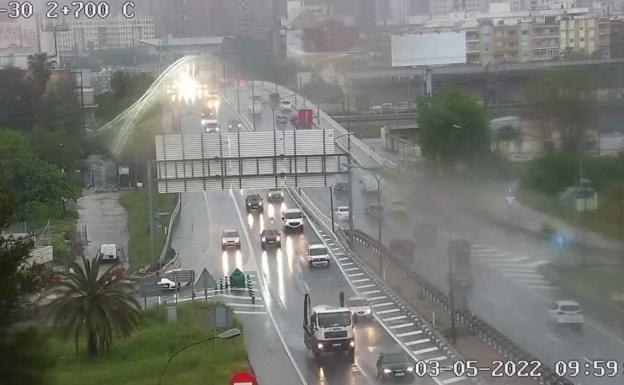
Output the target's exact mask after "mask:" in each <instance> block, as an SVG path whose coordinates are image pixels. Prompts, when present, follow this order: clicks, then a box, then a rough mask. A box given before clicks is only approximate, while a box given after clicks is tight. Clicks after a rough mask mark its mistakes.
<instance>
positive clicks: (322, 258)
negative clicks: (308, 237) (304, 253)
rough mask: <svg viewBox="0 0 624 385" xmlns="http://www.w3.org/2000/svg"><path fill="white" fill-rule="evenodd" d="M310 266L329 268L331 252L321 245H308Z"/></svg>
mask: <svg viewBox="0 0 624 385" xmlns="http://www.w3.org/2000/svg"><path fill="white" fill-rule="evenodd" d="M308 265H309V266H310V267H318V266H323V267H329V250H327V247H325V245H323V244H321V243H316V244H313V245H308Z"/></svg>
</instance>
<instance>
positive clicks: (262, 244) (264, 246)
mask: <svg viewBox="0 0 624 385" xmlns="http://www.w3.org/2000/svg"><path fill="white" fill-rule="evenodd" d="M260 246H261V247H262V250H266V245H265V244H264V242H262V243H261V244H260Z"/></svg>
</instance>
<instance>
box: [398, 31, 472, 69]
mask: <svg viewBox="0 0 624 385" xmlns="http://www.w3.org/2000/svg"><path fill="white" fill-rule="evenodd" d="M391 44H392V66H393V67H407V66H429V65H440V64H456V63H466V32H465V31H458V32H439V33H437V32H434V33H423V34H402V35H392V37H391Z"/></svg>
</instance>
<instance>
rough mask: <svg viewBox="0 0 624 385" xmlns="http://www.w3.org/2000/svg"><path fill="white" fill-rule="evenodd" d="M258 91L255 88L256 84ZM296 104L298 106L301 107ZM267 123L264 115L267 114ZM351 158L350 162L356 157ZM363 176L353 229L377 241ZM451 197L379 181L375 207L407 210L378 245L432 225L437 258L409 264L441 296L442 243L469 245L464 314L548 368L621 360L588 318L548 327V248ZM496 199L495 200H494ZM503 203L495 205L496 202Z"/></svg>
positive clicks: (321, 199)
mask: <svg viewBox="0 0 624 385" xmlns="http://www.w3.org/2000/svg"><path fill="white" fill-rule="evenodd" d="M259 83H260V82H259ZM268 93H269V92H268V91H266V90H265V89H263V88H262V87H256V94H259V95H264V96H265V97H266V96H268ZM240 95H241V100H247V99H248V98H249V90H248V89H247V88H244V89H241V90H240ZM301 100H302V99H301V98H298V101H299V103H301ZM269 115H270V111H269ZM355 156H356V158H357V156H358V155H357V154H356V155H355ZM366 173H368V171H364V170H358V169H356V170H354V181H353V187H354V206H355V207H354V208H353V210H354V225H355V227H356V228H357V229H360V230H363V231H365V232H366V233H368V234H370V235H371V236H373V237H377V223H376V221H374V220H371V219H369V218H367V216H366V215H365V214H364V209H365V207H366V205H367V204H369V203H374V201H375V198H370V197H369V198H367V197H364V196H363V195H362V194H361V193H360V185H359V183H358V182H359V180H361V179H362V176H363V175H364V174H366ZM304 190H305V192H306V193H307V194H308V195H309V196H310V197H311V199H312V200H313V201H314V202H315V204H316V205H317V206H318V207H319V208H320V209H321V210H323V211H324V212H325V213H326V214H327V215H328V216H329V215H330V210H329V207H330V204H329V193H328V190H327V189H304ZM456 193H457V192H452V191H445V190H438V189H435V188H433V187H431V186H427V185H426V184H424V183H412V184H398V183H396V182H394V181H392V180H386V179H384V180H383V182H382V201H383V203H384V205H385V206H386V207H387V206H388V203H389V202H390V201H391V200H394V199H400V200H402V201H403V202H405V203H406V204H407V205H408V206H409V207H410V212H409V217H408V218H407V219H401V218H397V217H392V216H387V218H386V220H385V221H384V224H383V235H382V239H383V242H384V243H385V244H388V242H389V241H390V240H391V239H400V238H412V231H413V226H414V224H416V223H418V222H430V223H435V224H436V225H437V227H438V229H440V233H441V235H440V237H439V239H438V247H437V251H434V252H433V253H432V254H431V255H421V256H419V257H417V258H416V261H417V262H418V264H417V267H418V270H419V271H420V272H421V273H423V274H424V275H425V276H427V277H428V278H429V279H431V280H432V281H433V283H434V284H436V285H438V286H439V287H441V288H444V287H445V286H446V283H445V282H447V281H446V272H447V271H448V270H447V264H446V259H447V258H446V253H445V247H446V244H447V240H448V235H449V234H451V233H452V234H453V235H454V236H461V237H464V238H466V239H468V240H470V241H471V242H472V254H473V260H474V264H473V266H474V270H475V286H474V288H473V290H472V291H471V292H470V293H468V294H467V306H468V308H469V309H470V310H472V311H474V312H475V313H477V314H479V315H480V316H481V317H482V318H483V319H484V320H486V321H487V322H489V323H491V324H492V325H493V326H495V327H496V328H497V329H498V330H500V331H501V332H503V333H505V334H506V335H507V336H508V337H510V338H512V339H513V340H514V341H515V342H516V343H517V344H519V345H520V346H521V347H523V348H524V349H526V350H527V351H528V352H530V353H531V354H533V355H535V356H536V357H537V358H539V359H541V360H543V361H544V362H546V363H548V364H551V365H553V364H554V363H555V362H557V361H560V360H576V361H579V362H580V364H581V366H583V365H584V364H586V363H587V364H589V365H591V363H592V362H593V361H595V360H604V359H615V360H618V359H621V357H624V340H622V337H621V336H620V333H618V332H616V331H611V330H609V329H608V328H607V327H606V326H604V325H601V324H600V323H598V322H597V321H595V320H593V319H592V318H591V317H589V316H587V317H586V324H585V327H584V328H583V330H582V331H581V332H575V331H573V330H568V329H565V328H555V327H553V326H552V325H549V323H548V321H547V318H546V314H547V308H548V305H549V304H550V303H551V302H552V301H553V300H555V299H562V298H563V297H564V296H565V294H564V293H562V291H561V290H560V289H559V288H557V287H554V286H552V284H551V283H549V282H548V281H546V280H545V278H544V277H543V276H542V275H541V274H540V272H539V266H540V265H542V264H544V263H547V262H549V261H553V260H555V259H557V258H559V257H558V253H557V252H556V251H555V250H553V248H552V246H551V245H550V244H549V243H547V242H537V241H535V240H532V239H526V238H524V237H522V236H517V235H513V234H510V233H508V232H507V231H505V230H504V229H499V228H496V227H494V226H491V225H488V224H484V223H481V222H478V221H477V220H475V219H474V218H472V217H471V216H469V215H468V214H465V212H463V211H462V207H463V206H462V204H460V203H458V200H460V199H464V200H465V199H470V194H472V192H471V190H470V188H469V186H465V187H464V189H463V191H461V192H460V193H461V194H462V195H463V198H462V197H461V196H458V195H457V194H456ZM501 196H502V193H501ZM335 199H336V202H335V204H334V206H335V207H336V206H338V205H346V204H347V197H346V195H340V194H336V195H335ZM501 199H502V197H501ZM569 379H570V380H572V381H573V382H574V383H575V384H582V385H616V384H617V385H621V384H622V383H623V381H624V379H623V376H619V377H616V378H600V377H594V376H585V375H584V373H581V374H580V375H579V376H578V377H575V378H569Z"/></svg>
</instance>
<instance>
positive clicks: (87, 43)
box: [58, 16, 154, 55]
mask: <svg viewBox="0 0 624 385" xmlns="http://www.w3.org/2000/svg"><path fill="white" fill-rule="evenodd" d="M67 26H68V28H69V30H68V31H64V32H59V33H58V49H59V51H60V52H71V53H72V54H74V55H82V54H86V53H87V52H89V51H91V50H98V49H106V48H129V47H138V46H139V45H140V43H139V40H144V39H152V38H154V18H153V17H151V16H137V17H134V18H131V19H128V18H125V17H123V16H117V17H110V18H107V19H99V20H95V19H86V18H85V19H69V20H67Z"/></svg>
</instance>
